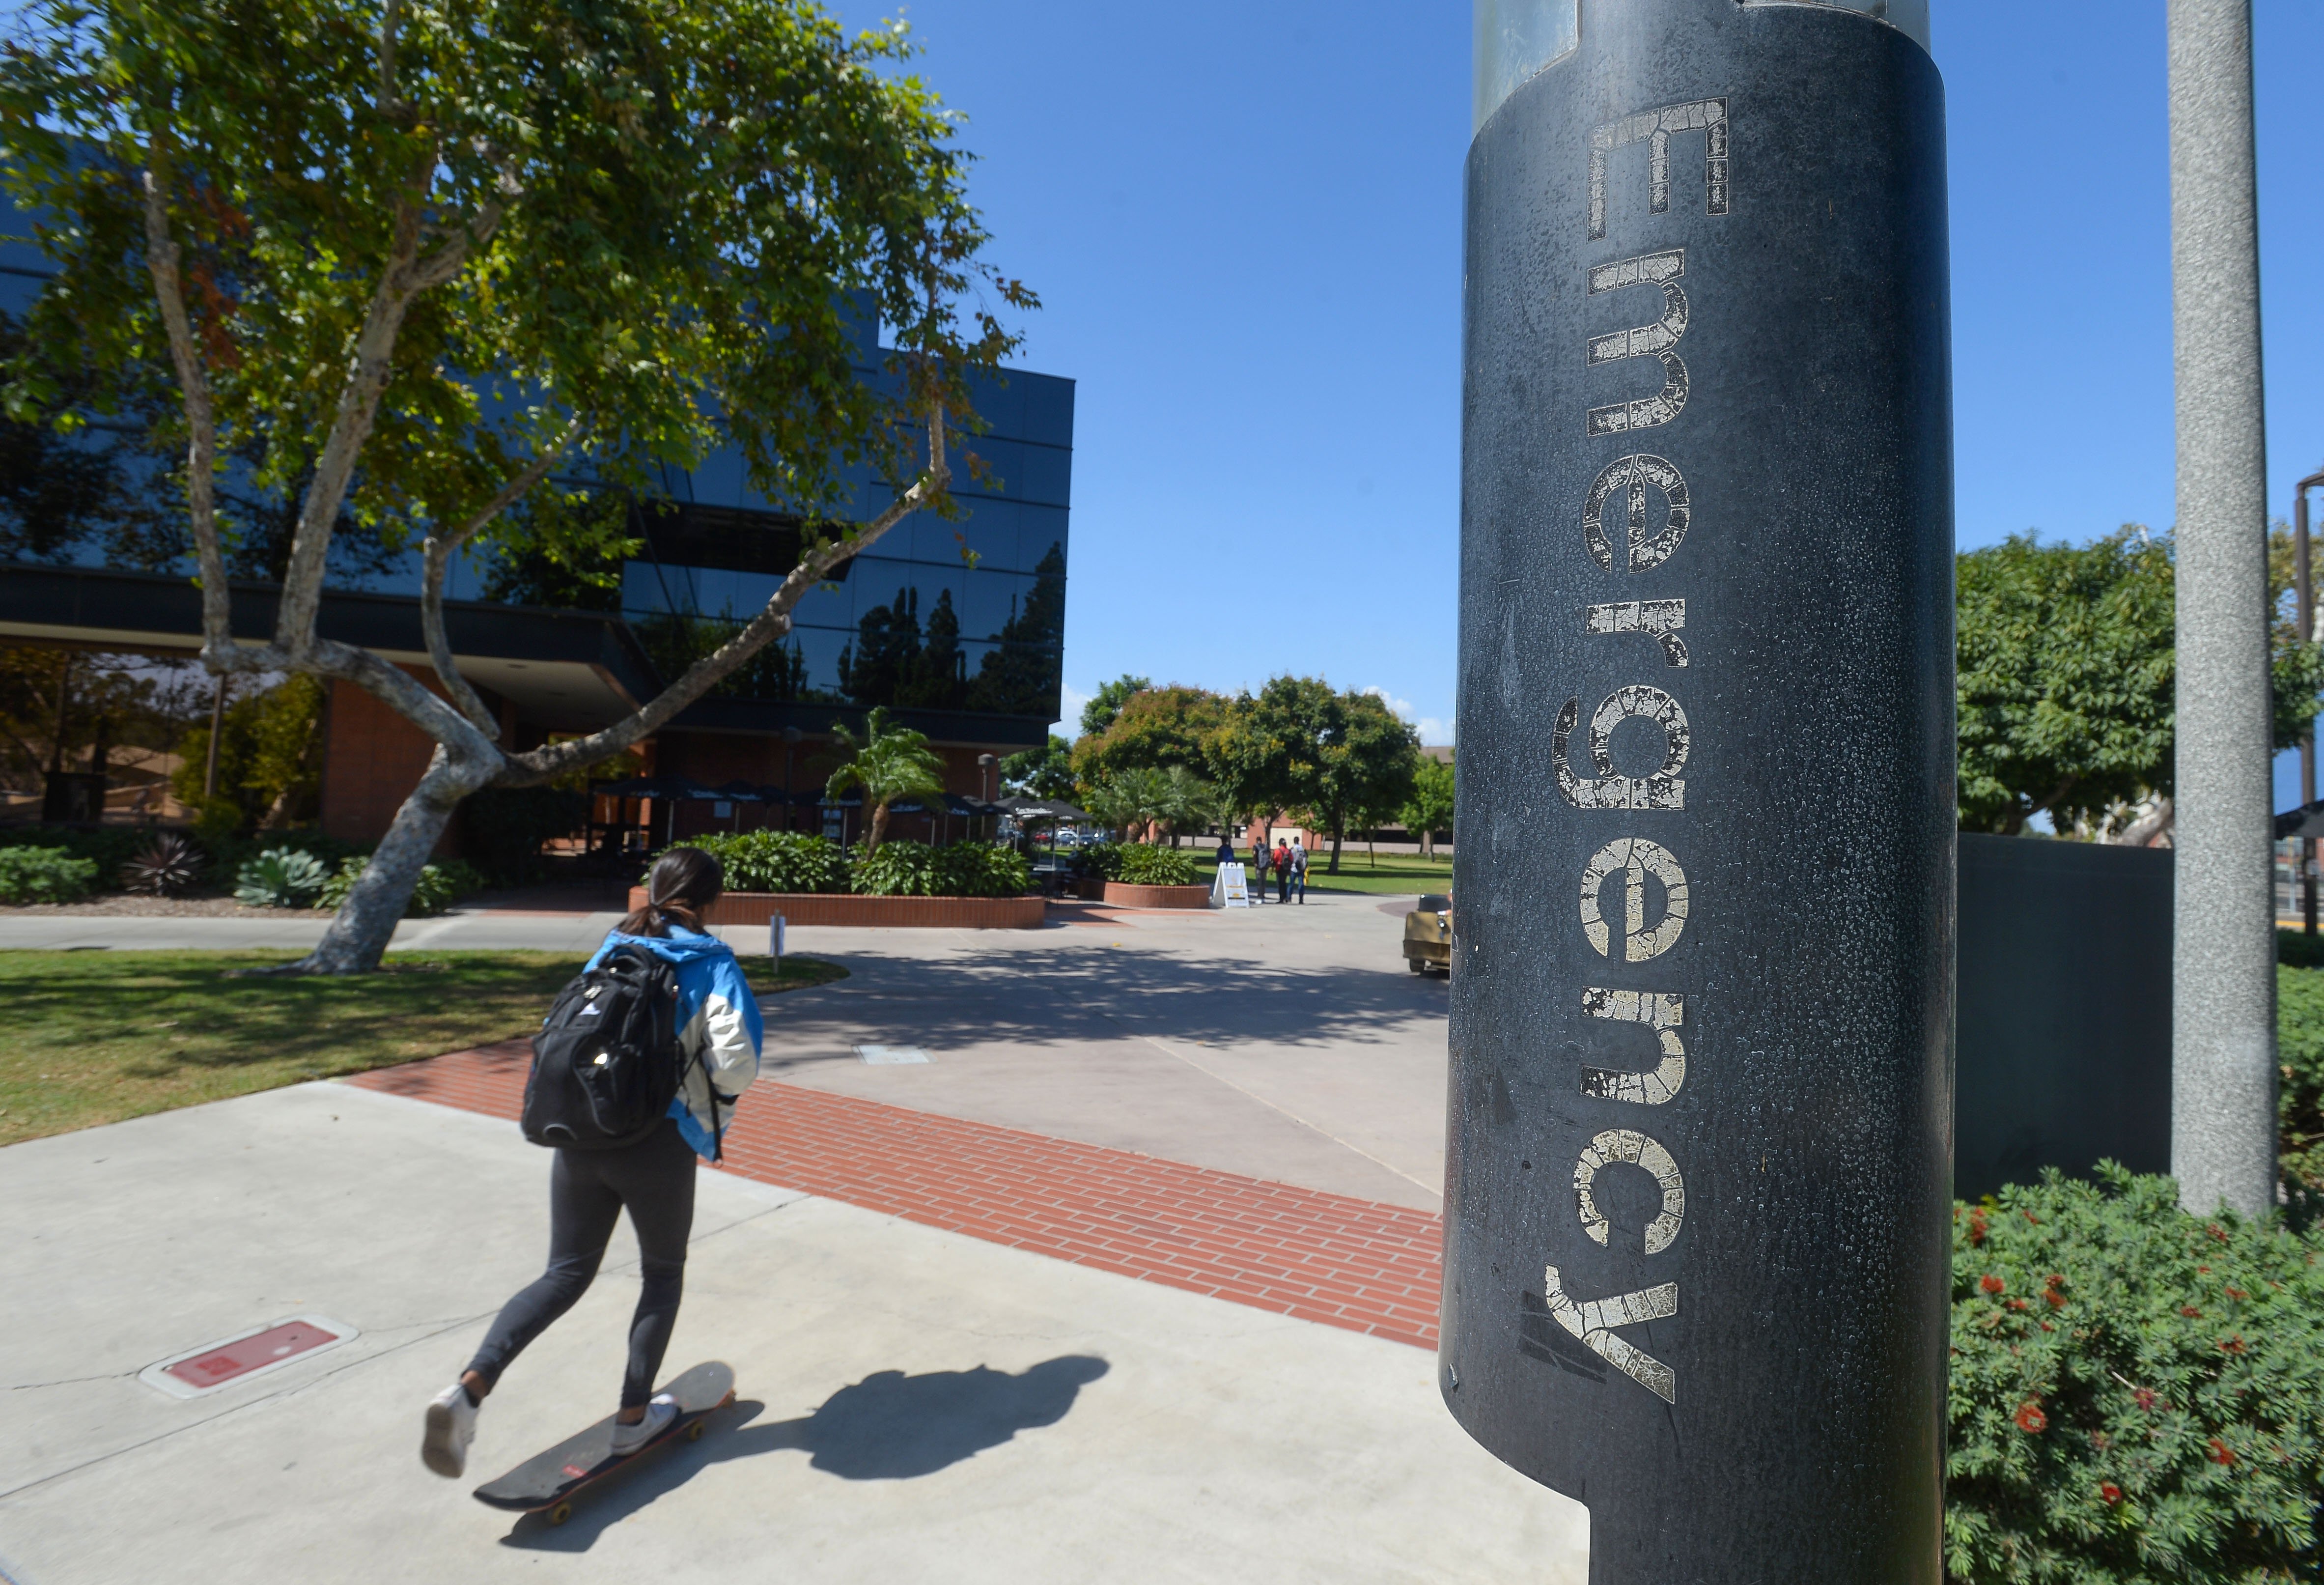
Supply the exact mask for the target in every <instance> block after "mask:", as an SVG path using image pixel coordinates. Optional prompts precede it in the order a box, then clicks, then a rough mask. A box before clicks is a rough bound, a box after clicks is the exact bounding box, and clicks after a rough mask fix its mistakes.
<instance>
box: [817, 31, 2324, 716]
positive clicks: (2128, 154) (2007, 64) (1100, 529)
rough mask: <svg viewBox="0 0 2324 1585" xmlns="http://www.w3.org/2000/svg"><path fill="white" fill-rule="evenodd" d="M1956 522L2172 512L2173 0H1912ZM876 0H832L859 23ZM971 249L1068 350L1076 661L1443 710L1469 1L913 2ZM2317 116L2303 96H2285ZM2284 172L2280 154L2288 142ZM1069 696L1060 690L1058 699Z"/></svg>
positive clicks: (2283, 87) (2269, 261) (2292, 272)
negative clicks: (1930, 46) (1937, 220)
mask: <svg viewBox="0 0 2324 1585" xmlns="http://www.w3.org/2000/svg"><path fill="white" fill-rule="evenodd" d="M1932 9H1933V11H1934V18H1933V31H1934V41H1935V47H1936V57H1937V63H1938V65H1939V66H1940V68H1941V69H1942V70H1943V72H1944V77H1945V84H1946V91H1947V96H1948V107H1949V120H1950V170H1951V192H1952V245H1953V275H1952V279H1953V376H1954V386H1955V427H1956V437H1957V449H1956V467H1957V480H1958V490H1959V502H1960V513H1959V535H1960V543H1961V544H1962V545H1963V546H1964V547H1968V546H1975V545H1982V544H1987V543H1990V542H1992V541H1993V540H1995V539H1999V538H2001V537H2002V536H2003V535H2004V534H2006V533H2009V532H2012V531H2014V530H2023V529H2037V530H2040V531H2041V532H2042V533H2043V535H2044V536H2045V537H2049V538H2067V539H2088V538H2089V537H2090V536H2092V535H2094V534H2100V533H2105V532H2107V531H2109V530H2112V529H2114V528H2115V527H2116V525H2118V524H2120V523H2124V522H2131V521H2138V522H2145V523H2149V524H2152V525H2154V526H2157V527H2161V526H2163V525H2166V524H2168V523H2169V522H2171V521H2172V517H2173V515H2174V513H2173V508H2172V429H2171V419H2172V410H2171V281H2170V253H2169V220H2170V209H2169V200H2170V192H2169V184H2168V179H2167V171H2166V167H2165V152H2166V124H2165V115H2164V106H2163V5H2162V0H2107V3H2105V4H2096V3H2093V0H2041V3H2040V4H2038V5H2028V4H2025V3H2024V0H2012V3H2008V4H2003V3H2000V0H1934V4H1933V7H1932ZM895 12H896V7H894V6H892V5H890V6H879V5H859V4H853V3H850V4H845V5H842V6H841V15H842V16H843V17H844V19H845V20H847V21H848V22H849V23H851V24H868V23H872V22H874V21H876V20H878V18H879V17H880V16H881V15H883V14H895ZM904 14H905V15H906V16H907V17H908V20H909V21H910V22H911V23H912V25H913V28H914V31H915V32H916V33H917V34H918V37H919V39H920V41H921V42H922V44H923V45H924V46H925V47H926V50H927V54H926V55H925V56H924V57H923V59H922V60H921V62H920V69H921V70H922V71H923V73H924V74H925V75H926V76H927V78H928V80H929V81H930V82H931V83H933V84H934V85H935V86H936V88H938V89H939V90H940V91H941V92H942V93H943V94H944V96H945V99H946V100H947V101H948V102H949V103H950V104H952V105H953V106H956V107H957V108H959V109H961V110H963V111H964V112H966V114H967V115H968V116H969V118H970V119H969V124H968V126H967V128H966V130H965V133H964V141H965V142H966V143H967V144H968V146H969V147H971V148H973V149H974V150H975V151H976V152H978V153H979V154H980V155H981V156H982V163H981V164H980V165H979V166H978V168H977V170H976V172H975V175H974V178H973V191H974V194H975V198H976V199H977V202H978V203H979V204H980V206H981V207H982V208H983V210H984V212H985V214H986V216H987V218H988V220H989V221H990V223H991V227H992V230H993V232H994V235H995V241H994V244H993V246H992V257H993V259H994V261H995V262H996V263H999V264H1000V265H1001V267H1002V268H1004V269H1005V270H1007V271H1008V272H1010V273H1012V274H1017V275H1021V276H1023V277H1024V278H1025V279H1026V280H1027V281H1029V282H1030V283H1031V284H1032V285H1033V286H1034V287H1035V288H1036V289H1037V290H1039V291H1040V292H1041V294H1042V296H1043V299H1045V302H1046V305H1047V306H1046V307H1045V308H1044V309H1043V310H1042V311H1041V312H1040V313H1038V314H1037V315H1035V316H1033V317H1032V318H1031V319H1030V320H1029V322H1028V325H1027V327H1026V328H1027V330H1028V345H1027V348H1026V352H1025V355H1024V357H1023V359H1022V362H1023V363H1024V364H1025V365H1026V366H1028V367H1031V368H1037V369H1041V370H1045V371H1047V372H1050V373H1059V374H1065V375H1070V376H1072V377H1073V378H1074V379H1075V380H1076V381H1078V382H1079V396H1078V411H1077V417H1076V429H1075V447H1076V450H1075V456H1074V543H1073V570H1072V585H1071V593H1070V595H1069V598H1068V613H1067V627H1066V634H1065V645H1066V647H1065V679H1066V683H1067V686H1068V688H1069V690H1071V693H1072V694H1073V695H1081V694H1086V693H1087V692H1088V691H1089V690H1090V689H1092V688H1093V687H1095V686H1096V685H1097V684H1098V683H1099V682H1101V681H1102V680H1103V679H1105V678H1108V677H1115V676H1118V675H1120V674H1121V673H1123V672H1125V671H1131V672H1138V673H1141V674H1144V675H1146V676H1149V677H1154V678H1156V679H1157V680H1160V681H1171V680H1176V681H1181V682H1187V683H1197V684H1201V685H1203V686H1205V687H1213V688H1222V689H1232V688H1237V687H1256V686H1257V685H1259V683H1261V682H1263V681H1264V680H1266V678H1268V677H1270V676H1273V675H1275V674H1277V673H1278V672H1283V671H1297V672H1309V673H1320V674H1322V675H1323V676H1325V677H1329V678H1331V679H1332V680H1333V682H1335V683H1337V684H1340V685H1341V686H1343V687H1376V688H1379V689H1381V690H1383V691H1385V692H1386V693H1387V694H1388V696H1390V697H1391V698H1392V699H1393V700H1395V701H1397V702H1399V703H1400V704H1401V705H1403V706H1404V707H1405V708H1406V712H1407V713H1408V714H1410V716H1411V717H1412V718H1413V719H1414V720H1416V722H1419V723H1422V726H1423V731H1424V734H1425V736H1427V737H1428V739H1429V741H1431V742H1442V741H1444V734H1445V733H1446V732H1447V731H1449V728H1450V723H1451V720H1452V686H1453V681H1452V679H1453V675H1454V668H1453V660H1452V644H1453V634H1454V625H1455V622H1454V607H1455V601H1456V579H1455V574H1454V567H1455V554H1454V550H1455V542H1456V539H1457V537H1458V534H1459V518H1458V512H1459V490H1458V471H1457V470H1458V463H1459V452H1460V407H1459V394H1460V392H1459V386H1460V371H1459V363H1458V343H1457V338H1458V334H1459V328H1460V288H1461V277H1460V250H1461V191H1460V175H1461V162H1462V157H1463V155H1464V154H1465V152H1466V151H1467V148H1468V143H1469V135H1470V125H1469V92H1470V88H1469V73H1470V14H1469V8H1468V6H1467V5H1465V4H1461V3H1458V0H1454V3H1445V0H1435V3H1434V4H1428V5H1414V4H1411V0H1405V3H1404V4H1401V5H1389V4H1385V3H1382V0H1342V3H1341V4H1336V5H1330V6H1325V5H1317V4H1307V5H1296V4H1295V5H1283V4H1277V5H1250V4H1243V5H1220V4H1210V3H1203V0H1185V3H1182V4H1180V5H1174V6H1168V7H1159V6H1119V5H1087V4H1078V5H1067V4H1065V3H1063V0H918V3H916V4H914V5H911V6H910V7H909V8H908V10H907V11H905V12H904ZM2255 25H2256V29H2257V40H2258V49H2257V57H2258V63H2259V64H2258V92H2259V138H2260V202H2261V217H2260V234H2261V247H2262V260H2261V269H2262V281H2263V290H2264V307H2263V312H2264V324H2265V329H2266V338H2267V340H2266V348H2267V364H2268V424H2269V437H2270V440H2271V442H2272V444H2271V445H2270V447H2269V475H2270V486H2271V488H2270V502H2271V505H2272V510H2273V511H2274V512H2275V513H2276V514H2277V515H2279V516H2283V515H2288V514H2289V512H2290V511H2291V504H2290V503H2291V482H2292V480H2293V479H2294V478H2297V477H2298V476H2300V475H2301V474H2303V473H2306V472H2310V471H2311V470H2313V469H2315V468H2317V467H2319V465H2324V394H2319V353H2324V301H2319V294H2318V292H2317V290H2316V287H2317V279H2318V267H2319V242H2324V213H2319V211H2324V189H2319V186H2318V184H2317V183H2316V181H2315V180H2314V177H2313V174H2312V172H2313V170H2314V164H2313V155H2312V150H2313V147H2314V143H2315V138H2316V135H2317V134H2316V133H2315V131H2314V129H2313V125H2312V106H2313V105H2314V103H2315V101H2314V97H2313V95H2312V91H2311V90H2310V88H2308V86H2307V85H2306V84H2304V83H2303V81H2302V80H2301V74H2302V73H2303V72H2312V70H2313V69H2314V63H2315V62H2316V61H2318V60H2324V5H2318V4H2315V3H2314V0H2258V3H2257V6H2256V23H2255ZM2303 117H2309V118H2310V121H2311V124H2310V126H2309V127H2308V128H2306V129H2303V127H2302V124H2301V123H2302V119H2303ZM2303 170H2306V171H2308V172H2310V174H2309V176H2308V177H2307V179H2306V180H2305V181H2304V182H2303V180H2302V171H2303ZM1069 714H1070V710H1069Z"/></svg>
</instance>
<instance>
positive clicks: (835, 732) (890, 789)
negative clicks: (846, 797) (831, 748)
mask: <svg viewBox="0 0 2324 1585" xmlns="http://www.w3.org/2000/svg"><path fill="white" fill-rule="evenodd" d="M831 735H832V738H833V740H834V742H836V743H837V745H838V746H839V747H840V748H841V749H842V750H844V751H845V753H846V754H847V757H848V758H847V762H846V763H845V764H844V765H842V766H841V767H840V768H839V769H836V770H835V771H833V772H832V773H831V779H830V780H829V781H828V782H826V783H825V784H824V791H825V793H827V794H828V795H829V796H831V797H839V795H840V794H842V793H844V792H847V791H850V790H851V789H852V790H858V791H861V792H862V795H863V805H864V808H865V810H866V811H867V812H868V813H869V815H870V816H871V818H870V819H869V820H868V821H867V822H866V823H865V825H864V829H863V852H864V854H865V856H867V857H868V856H870V855H871V854H872V853H876V852H879V851H880V842H881V838H882V837H884V836H886V835H887V834H888V806H889V805H890V804H894V803H899V802H900V801H902V800H903V799H906V798H930V797H938V796H940V795H941V794H942V793H943V792H944V789H945V785H944V760H942V759H940V758H939V757H938V756H937V754H936V751H935V750H934V749H932V748H930V747H928V736H927V733H924V732H914V731H913V730H912V729H911V728H910V727H908V726H891V725H890V724H889V723H888V711H887V707H886V706H884V705H880V706H875V707H874V708H873V709H872V711H871V714H869V715H868V716H866V717H865V718H864V721H863V735H862V737H857V736H856V735H855V734H854V733H852V732H850V731H848V730H847V728H846V726H845V725H844V724H843V723H839V722H834V723H832V726H831Z"/></svg>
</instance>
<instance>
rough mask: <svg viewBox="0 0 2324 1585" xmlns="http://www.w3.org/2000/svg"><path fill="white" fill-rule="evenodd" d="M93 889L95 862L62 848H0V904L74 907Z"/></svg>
mask: <svg viewBox="0 0 2324 1585" xmlns="http://www.w3.org/2000/svg"><path fill="white" fill-rule="evenodd" d="M96 886H97V861H96V860H94V859H76V858H74V857H73V856H72V854H70V853H69V852H66V851H65V850H64V849H63V848H60V847H56V848H29V847H5V848H0V903H12V904H14V903H75V902H78V901H80V899H81V898H85V897H87V896H88V894H89V893H90V891H92V890H93V889H95V888H96Z"/></svg>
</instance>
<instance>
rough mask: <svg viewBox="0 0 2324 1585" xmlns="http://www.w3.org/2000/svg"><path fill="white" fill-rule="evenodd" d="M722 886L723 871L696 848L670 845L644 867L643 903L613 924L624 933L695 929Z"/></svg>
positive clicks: (700, 925) (656, 932) (662, 932)
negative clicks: (644, 895)
mask: <svg viewBox="0 0 2324 1585" xmlns="http://www.w3.org/2000/svg"><path fill="white" fill-rule="evenodd" d="M725 889H726V875H725V871H724V870H722V869H721V868H720V867H719V863H718V861H717V860H715V859H714V858H712V857H711V856H710V855H709V854H708V853H705V852H703V851H702V850H701V849H700V848H671V849H670V850H669V852H665V853H663V854H662V856H661V857H660V858H659V859H656V860H655V861H654V863H653V868H652V869H650V870H649V871H646V904H645V907H643V908H640V909H638V910H637V911H636V912H635V913H633V914H632V915H630V917H627V918H625V919H623V920H622V922H621V923H620V924H619V925H617V926H614V928H615V929H617V930H619V931H620V932H621V933H622V935H669V926H671V925H672V924H676V925H678V926H681V927H682V928H685V929H687V930H692V931H695V932H696V933H699V932H700V931H701V929H702V916H703V915H704V914H705V913H707V912H708V911H709V908H710V905H711V904H712V903H715V902H716V901H717V900H718V898H719V895H720V894H721V893H723V892H724V890H725Z"/></svg>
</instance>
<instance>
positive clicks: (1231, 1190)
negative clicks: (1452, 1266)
mask: <svg viewBox="0 0 2324 1585" xmlns="http://www.w3.org/2000/svg"><path fill="white" fill-rule="evenodd" d="M530 1060H531V1048H530V1046H529V1045H528V1044H527V1043H526V1042H524V1041H521V1040H512V1041H508V1042H505V1043H503V1044H502V1045H499V1046H484V1047H481V1048H479V1049H477V1050H475V1051H457V1052H454V1053H452V1054H451V1055H448V1056H439V1057H436V1058H433V1059H432V1060H430V1061H428V1062H418V1063H410V1064H405V1065H404V1066H402V1067H393V1068H382V1069H380V1070H378V1071H376V1072H374V1073H368V1074H359V1075H357V1076H356V1077H355V1078H352V1079H350V1080H348V1081H347V1083H352V1084H361V1085H363V1086H364V1087H366V1088H368V1089H373V1090H381V1091H384V1092H387V1093H389V1094H392V1095H409V1096H413V1097H416V1098H418V1099H420V1100H423V1101H438V1102H440V1103H441V1104H443V1105H446V1106H457V1107H464V1108H466V1110H471V1111H481V1112H487V1113H490V1114H492V1115H493V1116H496V1117H506V1118H514V1117H515V1116H516V1114H517V1110H518V1107H519V1105H520V1103H521V1101H522V1099H523V1095H524V1078H525V1071H526V1067H527V1064H529V1063H530ZM726 1168H727V1170H728V1171H730V1172H734V1173H739V1174H741V1175H742V1176H744V1177H750V1178H755V1179H757V1180H759V1181H760V1182H761V1183H769V1184H781V1185H783V1186H785V1187H787V1188H794V1189H804V1190H806V1191H807V1193H811V1194H821V1195H824V1196H825V1197H827V1198H830V1199H834V1200H844V1201H845V1202H847V1203H849V1204H851V1205H861V1206H863V1207H864V1208H866V1209H867V1210H871V1211H879V1212H886V1213H888V1214H889V1215H891V1216H899V1217H902V1218H904V1219H905V1220H906V1221H917V1222H921V1223H925V1224H926V1225H927V1226H929V1227H936V1228H943V1229H945V1230H947V1231H949V1232H957V1233H966V1234H968V1235H969V1236H970V1237H972V1238H979V1239H990V1240H991V1241H992V1242H993V1243H996V1244H1007V1245H1009V1246H1010V1248H1012V1249H1029V1250H1032V1251H1033V1252H1034V1253H1036V1254H1040V1255H1049V1256H1054V1257H1056V1258H1058V1259H1060V1260H1070V1261H1072V1262H1074V1264H1075V1265H1079V1266H1093V1267H1097V1268H1098V1269H1099V1270H1101V1271H1111V1272H1118V1273H1120V1275H1122V1276H1134V1277H1137V1278H1139V1279H1140V1280H1141V1281H1145V1282H1158V1283H1166V1284H1167V1285H1169V1286H1172V1287H1179V1288H1186V1289H1189V1290H1191V1291H1192V1292H1194V1293H1198V1294H1206V1295H1210V1296H1211V1297H1213V1298H1218V1299H1227V1300H1231V1301H1232V1302H1233V1303H1235V1304H1250V1305H1252V1306H1254V1307H1256V1308H1258V1309H1261V1310H1271V1311H1274V1312H1276V1313H1278V1314H1283V1315H1292V1316H1296V1317H1298V1318H1299V1319H1300V1320H1303V1321H1318V1322H1323V1324H1325V1325H1327V1326H1342V1327H1346V1328H1349V1329H1350V1330H1351V1331H1355V1332H1369V1333H1371V1334H1372V1335H1373V1336H1375V1337H1383V1338H1388V1339H1392V1340H1394V1341H1397V1342H1402V1343H1411V1344H1413V1345H1414V1346H1415V1347H1417V1348H1424V1349H1433V1348H1434V1347H1435V1346H1436V1301H1437V1287H1438V1266H1437V1251H1438V1248H1439V1244H1440V1241H1441V1230H1440V1227H1439V1223H1438V1220H1437V1218H1436V1217H1435V1216H1434V1214H1432V1213H1431V1212H1425V1211H1414V1210H1411V1209H1409V1208H1408V1207H1406V1206H1402V1205H1387V1204H1382V1203H1379V1202H1377V1201H1371V1200H1358V1199H1354V1198H1351V1197H1350V1196H1348V1195H1345V1194H1326V1193H1320V1192H1318V1191H1316V1190H1314V1189H1301V1188H1296V1187H1294V1186H1292V1185H1291V1184H1275V1183H1268V1182H1267V1181H1266V1180H1264V1179H1261V1178H1247V1177H1242V1176H1240V1175H1236V1174H1234V1173H1227V1172H1213V1171H1211V1170H1210V1169H1209V1168H1207V1167H1200V1166H1186V1165H1185V1164H1184V1163H1181V1162H1176V1161H1164V1160H1161V1159H1160V1158H1158V1157H1156V1156H1141V1155H1139V1154H1138V1153H1137V1152H1136V1151H1132V1150H1110V1149H1106V1148H1104V1147H1101V1146H1096V1145H1077V1144H1074V1143H1073V1142H1072V1141H1071V1140H1067V1139H1053V1138H1049V1137H1048V1136H1047V1135H1046V1134H1032V1133H1027V1132H1025V1131H1024V1130H1023V1129H1004V1128H996V1127H994V1126H993V1125H992V1124H991V1123H977V1122H967V1121H964V1120H961V1119H959V1118H950V1117H938V1116H936V1115H935V1114H933V1113H931V1112H925V1111H912V1110H908V1109H906V1108H904V1107H900V1106H886V1105H882V1104H881V1102H879V1101H859V1100H856V1099H854V1098H853V1097H851V1096H845V1095H831V1094H826V1093H825V1092H822V1091H819V1090H808V1089H803V1088H801V1087H799V1086H798V1085H796V1084H777V1083H761V1084H758V1085H756V1086H754V1087H753V1088H752V1091H751V1093H750V1096H749V1098H748V1099H747V1100H746V1101H745V1102H744V1104H743V1106H742V1110H741V1113H740V1115H739V1116H738V1117H737V1119H736V1120H735V1124H734V1126H733V1128H732V1129H729V1130H728V1131H727V1134H726Z"/></svg>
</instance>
